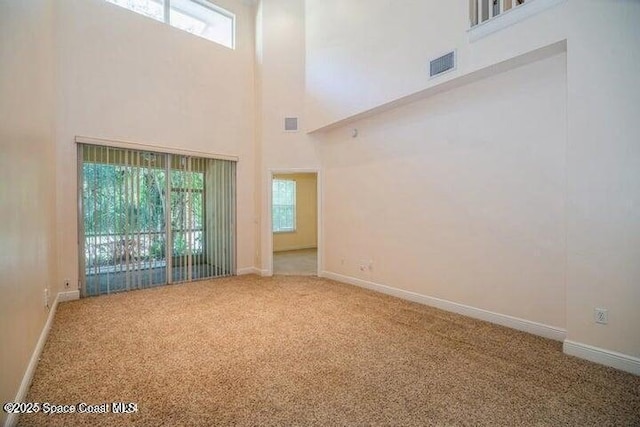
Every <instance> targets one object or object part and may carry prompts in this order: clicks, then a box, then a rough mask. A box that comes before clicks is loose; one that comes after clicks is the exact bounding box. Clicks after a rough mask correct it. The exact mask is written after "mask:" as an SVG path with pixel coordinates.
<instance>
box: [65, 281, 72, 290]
mask: <svg viewBox="0 0 640 427" xmlns="http://www.w3.org/2000/svg"><path fill="white" fill-rule="evenodd" d="M70 283H71V281H70V280H69V279H64V288H65V289H69V286H70Z"/></svg>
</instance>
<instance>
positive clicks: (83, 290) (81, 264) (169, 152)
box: [75, 136, 239, 297]
mask: <svg viewBox="0 0 640 427" xmlns="http://www.w3.org/2000/svg"><path fill="white" fill-rule="evenodd" d="M75 143H76V153H77V181H76V182H77V183H78V185H77V216H78V218H77V219H78V221H77V222H78V224H77V227H78V228H77V230H78V241H77V244H78V282H79V283H78V289H79V291H80V296H81V297H86V296H88V292H87V279H86V259H85V258H86V255H85V251H86V248H85V243H86V242H85V224H84V206H83V186H82V182H83V178H84V175H83V171H84V168H83V165H84V160H83V157H84V155H83V147H85V146H100V147H107V148H113V149H124V150H136V151H139V152H154V153H158V154H163V155H165V156H166V159H167V160H166V165H165V174H166V177H167V178H166V180H165V187H166V188H165V191H166V194H167V199H166V200H167V201H168V203H169V205H168V206H165V233H166V237H165V239H166V244H165V247H166V248H167V249H166V251H167V252H169V251H171V252H172V248H173V230H172V223H171V214H172V213H171V208H170V206H171V191H172V186H171V171H172V169H171V165H172V157H173V156H175V155H179V156H188V157H191V158H203V159H214V160H225V161H230V162H234V163H235V165H234V166H233V173H232V177H231V183H232V187H233V188H232V190H230V191H231V193H230V194H229V196H230V203H231V204H233V218H231V219H230V220H231V229H232V231H231V232H232V233H233V236H232V239H231V240H232V242H231V244H232V246H233V247H232V250H231V252H232V253H231V254H230V257H231V259H230V260H229V261H230V269H231V271H230V272H231V275H237V269H238V266H237V259H238V256H237V253H236V251H237V250H238V242H237V239H238V230H237V216H238V206H237V199H238V198H237V172H238V169H237V163H238V161H239V158H238V157H237V156H232V155H227V154H214V153H206V152H200V151H195V150H185V149H175V148H170V147H164V146H157V145H150V144H142V143H137V142H131V141H120V140H109V139H102V138H92V137H85V136H76V137H75ZM225 191H227V190H225ZM202 197H203V208H204V206H205V201H204V197H205V192H203V196H202ZM203 250H205V248H203ZM191 257H193V255H191ZM173 258H174V257H173V254H172V253H171V254H169V253H165V269H166V270H165V271H166V273H165V274H166V283H165V284H166V285H169V284H172V283H176V282H175V281H174V280H173ZM190 262H191V263H193V260H191V261H190ZM187 271H188V275H187V277H188V279H187V281H196V280H209V279H212V278H215V277H216V276H213V277H206V278H198V279H195V280H194V279H193V278H192V272H191V266H187ZM219 277H223V276H219ZM180 282H182V281H180Z"/></svg>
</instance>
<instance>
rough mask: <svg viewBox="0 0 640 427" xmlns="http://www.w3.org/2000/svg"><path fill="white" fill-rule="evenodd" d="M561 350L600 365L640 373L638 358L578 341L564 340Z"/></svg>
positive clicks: (639, 360)
mask: <svg viewBox="0 0 640 427" xmlns="http://www.w3.org/2000/svg"><path fill="white" fill-rule="evenodd" d="M562 350H563V351H564V353H565V354H568V355H569V356H575V357H579V358H581V359H586V360H589V361H591V362H595V363H599V364H601V365H605V366H610V367H612V368H616V369H620V370H621V371H625V372H629V373H631V374H635V375H640V359H639V358H637V357H633V356H629V355H626V354H622V353H617V352H615V351H611V350H605V349H604V348H599V347H594V346H591V345H587V344H582V343H579V342H575V341H571V340H564V344H563V345H562Z"/></svg>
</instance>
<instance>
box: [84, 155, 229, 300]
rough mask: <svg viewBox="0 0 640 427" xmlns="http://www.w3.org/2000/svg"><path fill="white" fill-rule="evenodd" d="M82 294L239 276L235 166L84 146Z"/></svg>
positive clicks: (220, 162) (223, 161) (175, 156)
mask: <svg viewBox="0 0 640 427" xmlns="http://www.w3.org/2000/svg"><path fill="white" fill-rule="evenodd" d="M78 159H79V168H78V171H79V173H78V180H79V186H78V189H79V191H78V192H79V221H78V225H79V233H80V239H79V242H80V246H81V247H80V251H79V253H80V277H81V283H82V292H83V295H85V296H87V295H100V294H105V293H111V292H118V291H125V290H131V289H142V288H147V287H151V286H158V285H164V284H168V283H178V282H184V281H190V280H195V279H204V278H211V277H222V276H230V275H233V274H235V265H236V262H235V261H236V260H235V253H236V249H235V206H236V200H235V188H236V181H235V179H236V178H235V177H236V173H235V171H236V163H235V162H233V161H229V160H217V159H208V158H201V157H194V156H186V155H177V154H168V153H158V152H150V151H139V150H132V149H124V148H113V147H106V146H98V145H90V144H78Z"/></svg>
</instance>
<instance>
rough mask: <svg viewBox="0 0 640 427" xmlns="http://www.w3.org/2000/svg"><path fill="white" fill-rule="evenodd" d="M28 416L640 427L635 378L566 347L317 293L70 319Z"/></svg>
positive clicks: (142, 296)
mask: <svg viewBox="0 0 640 427" xmlns="http://www.w3.org/2000/svg"><path fill="white" fill-rule="evenodd" d="M26 400H27V401H31V402H49V403H56V404H77V403H79V402H86V403H89V404H100V403H105V402H107V403H110V402H135V403H136V404H137V408H138V411H137V412H136V413H133V414H113V413H107V414H68V415H44V414H42V413H39V414H35V415H23V416H21V418H20V419H19V424H20V425H24V426H76V425H86V426H120V425H124V426H126V425H140V426H159V425H163V426H165V425H166V426H212V425H235V426H249V425H251V426H262V425H266V426H269V425H283V426H293V425H318V426H333V425H357V426H368V425H393V426H410V425H416V426H424V425H441V426H445V425H446V426H458V425H460V426H462V425H473V426H484V425H492V426H494V425H499V426H638V425H640V377H637V376H633V375H630V374H626V373H623V372H620V371H616V370H614V369H610V368H605V367H602V366H599V365H596V364H592V363H589V362H586V361H582V360H579V359H576V358H573V357H569V356H566V355H564V354H563V353H562V351H561V344H560V343H558V342H554V341H550V340H546V339H543V338H539V337H535V336H532V335H528V334H525V333H521V332H517V331H514V330H511V329H507V328H503V327H499V326H495V325H491V324H488V323H484V322H481V321H476V320H472V319H469V318H465V317H461V316H458V315H454V314H450V313H447V312H443V311H440V310H437V309H433V308H429V307H425V306H421V305H418V304H414V303H410V302H406V301H402V300H399V299H395V298H392V297H389V296H385V295H381V294H377V293H374V292H370V291H367V290H363V289H359V288H356V287H352V286H348V285H342V284H338V283H335V282H332V281H328V280H324V279H319V278H315V277H291V276H279V277H275V278H259V277H256V276H245V277H238V278H236V277H234V278H228V279H218V280H213V281H206V282H198V283H192V284H183V285H173V286H165V287H161V288H156V289H149V290H142V291H133V292H129V293H123V294H115V295H109V296H102V297H96V298H89V299H84V300H80V301H73V302H67V303H63V304H61V305H60V306H59V308H58V312H57V314H56V317H55V322H54V324H53V327H52V330H51V333H50V336H49V339H48V341H47V343H46V345H45V349H44V352H43V354H42V358H41V360H40V363H39V365H38V368H37V371H36V373H35V377H34V381H33V384H32V386H31V389H30V391H29V394H28V397H27V399H26Z"/></svg>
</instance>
